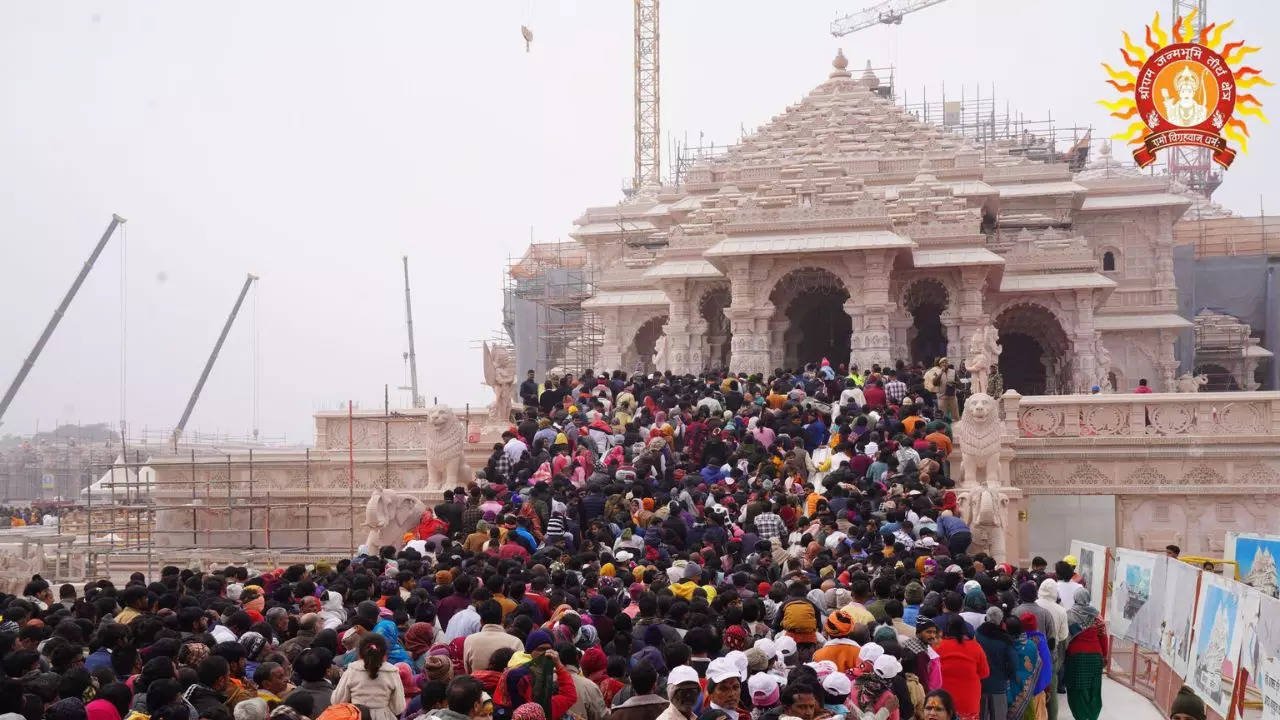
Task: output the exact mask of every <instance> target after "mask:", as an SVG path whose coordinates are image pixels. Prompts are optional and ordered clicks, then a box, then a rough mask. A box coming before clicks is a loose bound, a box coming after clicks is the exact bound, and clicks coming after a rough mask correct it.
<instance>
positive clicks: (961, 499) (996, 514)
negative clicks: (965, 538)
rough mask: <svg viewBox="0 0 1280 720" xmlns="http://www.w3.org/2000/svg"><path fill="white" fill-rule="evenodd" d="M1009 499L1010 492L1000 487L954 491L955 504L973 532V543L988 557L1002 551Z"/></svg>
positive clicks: (1003, 549)
mask: <svg viewBox="0 0 1280 720" xmlns="http://www.w3.org/2000/svg"><path fill="white" fill-rule="evenodd" d="M1010 499H1011V498H1010V492H1009V491H1008V490H1006V489H1002V488H992V487H980V488H973V489H968V490H960V491H958V492H957V493H956V506H957V507H958V508H959V510H960V516H961V518H962V519H963V520H964V521H965V524H967V525H968V526H969V529H970V531H971V532H972V533H973V542H974V544H975V546H976V547H978V548H982V549H984V550H986V551H987V553H989V554H990V555H991V556H992V557H1005V554H1006V547H1005V533H1004V529H1005V526H1006V525H1007V524H1008V522H1007V516H1008V514H1009V501H1010Z"/></svg>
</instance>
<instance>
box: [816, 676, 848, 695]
mask: <svg viewBox="0 0 1280 720" xmlns="http://www.w3.org/2000/svg"><path fill="white" fill-rule="evenodd" d="M822 689H823V690H826V691H827V692H828V693H831V694H832V695H848V694H849V693H851V692H853V683H851V682H849V676H848V675H845V674H844V673H842V672H833V673H831V674H830V675H828V676H826V677H825V678H823V679H822Z"/></svg>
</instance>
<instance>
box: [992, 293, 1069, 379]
mask: <svg viewBox="0 0 1280 720" xmlns="http://www.w3.org/2000/svg"><path fill="white" fill-rule="evenodd" d="M995 326H996V329H997V330H998V331H999V333H1000V345H1001V351H1000V362H999V368H1000V376H1001V379H1002V385H1003V387H1004V389H1005V390H1017V391H1018V392H1019V393H1021V394H1023V395H1055V394H1058V393H1065V392H1073V388H1072V387H1071V385H1072V369H1071V360H1070V359H1071V355H1072V353H1071V343H1070V341H1069V340H1068V339H1067V334H1066V333H1065V332H1064V331H1063V330H1062V326H1061V325H1060V324H1059V323H1058V319H1057V318H1056V317H1054V315H1053V313H1051V312H1049V311H1048V310H1046V309H1045V308H1043V307H1041V306H1040V305H1034V304H1031V303H1026V304H1020V305H1014V306H1012V307H1009V308H1007V309H1005V311H1004V312H1002V313H1000V315H999V316H998V317H997V318H996V321H995Z"/></svg>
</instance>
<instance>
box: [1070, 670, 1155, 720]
mask: <svg viewBox="0 0 1280 720" xmlns="http://www.w3.org/2000/svg"><path fill="white" fill-rule="evenodd" d="M1058 699H1059V704H1058V720H1068V718H1071V707H1070V706H1068V705H1067V696H1066V695H1059V696H1058ZM1162 718H1163V716H1162V715H1161V714H1160V711H1159V710H1157V709H1156V706H1155V705H1152V704H1151V701H1150V700H1148V699H1146V698H1145V697H1143V696H1141V695H1139V694H1138V693H1136V692H1134V691H1132V690H1130V689H1129V688H1127V687H1125V686H1123V685H1121V684H1119V683H1117V682H1115V681H1114V680H1112V679H1111V678H1106V677H1104V678H1103V679H1102V717H1101V718H1099V720H1162Z"/></svg>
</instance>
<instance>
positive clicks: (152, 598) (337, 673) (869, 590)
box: [0, 361, 1204, 720]
mask: <svg viewBox="0 0 1280 720" xmlns="http://www.w3.org/2000/svg"><path fill="white" fill-rule="evenodd" d="M937 367H939V368H940V372H932V373H930V372H929V371H926V370H925V369H924V368H921V367H909V366H906V365H901V364H900V365H898V366H897V367H894V368H880V367H872V368H868V369H866V370H865V371H863V372H859V371H858V370H857V369H856V368H854V369H850V370H846V369H845V368H843V367H832V366H831V365H830V364H829V363H827V362H825V361H824V362H822V363H821V364H815V365H813V366H811V367H808V368H806V369H805V370H804V371H803V372H796V373H787V372H782V371H778V372H775V373H772V374H771V376H770V377H768V378H765V377H761V376H754V377H749V376H745V375H739V376H726V375H718V374H717V375H703V376H698V377H694V376H686V377H672V376H670V375H659V374H653V375H650V376H643V375H635V376H627V375H625V374H622V373H614V374H612V375H608V376H595V375H593V374H591V373H585V374H583V375H582V376H580V377H564V378H557V379H555V380H554V381H553V382H549V383H547V384H546V385H545V386H543V387H539V386H538V384H537V383H533V388H532V389H530V388H529V383H526V384H524V385H522V386H521V388H520V390H521V395H522V397H523V398H524V399H525V402H526V408H524V409H523V410H521V411H519V413H518V414H519V416H518V417H516V418H513V423H512V426H511V428H510V430H509V431H508V432H507V433H506V434H505V436H504V439H503V442H502V443H501V444H499V445H497V446H495V447H494V450H493V456H492V457H491V458H490V460H489V462H488V464H487V466H486V467H485V468H484V469H483V470H482V471H480V472H478V473H477V476H476V478H475V481H474V482H473V483H471V484H470V485H469V486H468V487H460V488H457V489H456V490H453V491H450V492H447V493H445V497H444V499H443V502H441V503H440V504H438V505H435V506H434V507H432V508H431V509H429V510H427V511H426V512H425V513H423V516H422V520H421V522H420V523H419V525H418V527H417V528H416V529H415V530H414V531H413V532H411V533H409V534H408V535H407V536H406V538H405V540H404V542H403V544H402V545H400V546H388V547H381V548H370V547H364V548H361V549H360V551H359V553H358V555H357V556H356V557H351V558H341V559H339V560H337V561H336V562H316V563H315V564H314V565H292V566H289V567H284V568H278V569H270V570H268V569H263V568H256V569H253V570H250V569H248V568H244V567H236V566H231V567H225V568H222V569H220V570H217V571H214V572H210V573H201V572H196V571H193V570H189V569H180V568H177V567H173V566H170V567H165V568H163V569H162V570H161V572H160V576H159V577H158V578H144V577H142V576H141V575H134V576H133V577H132V578H131V579H130V580H129V581H128V582H127V583H124V584H123V586H122V587H117V586H116V585H115V584H113V583H111V582H109V581H107V580H99V581H97V582H92V583H89V584H87V585H85V586H83V587H73V586H70V585H63V586H61V587H60V588H57V592H58V596H57V597H55V596H54V594H53V593H54V590H55V588H53V587H51V586H50V585H49V583H47V582H45V581H44V580H42V579H40V578H38V577H37V578H35V579H33V580H32V581H31V583H30V584H29V585H28V586H27V587H26V589H25V592H24V593H23V595H22V596H20V597H12V598H0V618H2V619H0V657H2V658H3V666H4V670H5V675H6V678H5V679H4V680H3V682H4V683H5V687H4V688H3V690H2V691H0V720H19V718H20V717H21V718H26V719H27V720H36V719H37V718H42V717H43V718H50V720H82V719H87V720H122V719H124V720H150V719H154V720H197V719H204V720H233V719H234V720H263V719H264V718H267V717H271V718H284V720H301V719H302V718H320V720H358V719H366V720H394V719H395V718H406V719H407V718H414V717H431V718H442V719H444V720H484V719H487V718H491V717H492V718H499V719H501V720H505V719H507V718H510V719H512V720H539V719H545V720H560V719H561V718H576V719H578V720H603V719H604V718H609V719H610V720H655V719H660V720H693V719H695V718H698V719H701V720H719V719H721V718H725V719H727V720H774V719H775V718H776V719H777V720H789V719H790V718H799V719H800V720H818V719H820V718H827V717H837V716H843V715H848V716H850V717H851V718H857V719H858V720H861V719H862V718H868V717H871V718H876V720H911V719H919V720H976V719H978V718H982V719H983V720H1010V719H1015V718H1016V719H1017V720H1057V717H1058V716H1059V715H1060V714H1063V715H1065V713H1062V712H1061V705H1062V703H1061V702H1060V697H1061V691H1062V690H1065V693H1066V695H1065V697H1066V701H1067V703H1068V704H1069V706H1070V710H1071V715H1072V717H1073V718H1075V720H1097V718H1098V716H1099V713H1100V711H1101V683H1102V673H1103V668H1104V665H1105V663H1106V661H1107V656H1108V652H1109V647H1108V642H1107V633H1106V627H1105V624H1104V622H1103V621H1102V620H1101V619H1100V618H1099V616H1098V611H1097V609H1096V605H1095V603H1094V602H1093V599H1092V598H1090V596H1089V593H1088V590H1087V589H1086V588H1085V587H1083V586H1082V585H1081V584H1080V583H1079V582H1078V578H1077V576H1076V571H1075V567H1074V566H1073V565H1074V558H1071V557H1065V558H1063V559H1062V560H1060V561H1058V562H1055V563H1054V564H1053V565H1052V566H1050V564H1049V563H1047V562H1046V561H1045V560H1043V559H1041V558H1036V559H1035V560H1033V561H1032V562H1031V564H1030V566H1029V567H1015V566H1014V565H1013V564H1011V563H1010V562H1008V559H1007V558H993V557H991V556H989V555H988V554H987V553H986V552H985V551H984V550H985V549H984V548H981V547H974V545H973V537H972V534H971V533H970V531H969V528H968V527H967V526H966V525H965V523H964V521H963V519H962V518H961V517H960V516H959V513H958V510H957V504H956V495H955V494H954V492H952V490H951V487H952V482H951V479H950V474H949V461H948V457H949V455H950V453H951V451H952V441H951V434H950V426H951V422H952V420H953V419H954V414H955V413H956V412H958V410H959V409H958V408H956V407H955V406H954V405H953V404H952V403H949V402H948V400H947V398H948V397H954V387H951V388H950V389H949V388H948V384H949V383H952V384H953V382H952V380H949V379H948V378H952V379H953V378H954V374H953V373H952V374H950V375H949V374H948V371H949V368H946V367H945V366H937ZM930 370H932V368H931V369H930ZM928 375H931V377H928V378H927V377H926V376H928ZM1192 698H1194V696H1192ZM1181 708H1182V709H1183V710H1184V711H1187V713H1189V714H1187V713H1184V714H1186V715H1187V716H1186V717H1184V718H1181V719H1180V720H1204V711H1203V705H1201V706H1200V710H1199V714H1198V715H1196V714H1195V713H1194V712H1193V711H1194V708H1193V707H1191V706H1190V705H1188V704H1185V703H1184V705H1183V706H1181Z"/></svg>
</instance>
